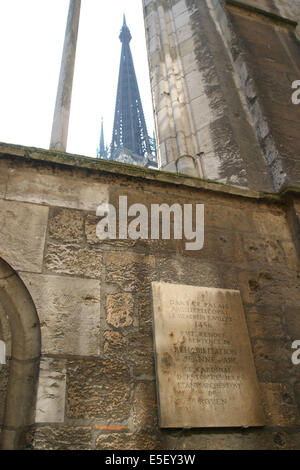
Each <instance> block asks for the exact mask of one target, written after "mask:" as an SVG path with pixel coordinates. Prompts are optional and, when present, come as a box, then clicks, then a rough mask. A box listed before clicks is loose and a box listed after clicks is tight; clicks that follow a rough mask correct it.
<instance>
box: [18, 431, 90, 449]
mask: <svg viewBox="0 0 300 470" xmlns="http://www.w3.org/2000/svg"><path fill="white" fill-rule="evenodd" d="M91 441H92V433H91V428H89V427H84V426H76V425H75V426H59V427H56V426H43V427H40V426H34V427H32V428H31V429H30V430H28V431H27V432H26V434H25V435H24V437H23V442H24V448H25V449H27V450H33V449H34V450H89V449H91Z"/></svg>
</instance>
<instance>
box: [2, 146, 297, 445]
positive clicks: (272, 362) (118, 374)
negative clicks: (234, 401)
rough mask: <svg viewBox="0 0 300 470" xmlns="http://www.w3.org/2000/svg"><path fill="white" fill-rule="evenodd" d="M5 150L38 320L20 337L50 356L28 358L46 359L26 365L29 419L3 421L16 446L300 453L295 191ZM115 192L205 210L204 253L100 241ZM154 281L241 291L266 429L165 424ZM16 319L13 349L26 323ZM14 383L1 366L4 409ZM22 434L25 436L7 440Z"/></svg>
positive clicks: (10, 247)
mask: <svg viewBox="0 0 300 470" xmlns="http://www.w3.org/2000/svg"><path fill="white" fill-rule="evenodd" d="M0 156H1V159H0V166H1V186H0V194H1V200H0V210H1V230H0V257H1V259H2V260H4V261H5V262H6V263H8V265H9V266H10V267H9V268H8V267H7V269H9V270H13V271H9V273H11V272H12V273H16V274H14V276H18V279H19V281H18V282H19V283H21V286H23V287H22V289H23V291H26V289H27V290H28V295H29V296H30V298H31V299H32V308H33V310H32V311H31V313H28V315H29V317H28V318H29V319H30V318H33V317H30V315H35V313H34V312H35V310H36V315H37V317H38V320H34V321H33V320H28V318H27V314H26V318H27V320H26V321H27V327H22V328H21V330H20V331H19V335H20V337H19V339H18V342H19V341H20V338H22V337H23V335H24V334H27V333H26V329H29V332H30V331H31V330H32V327H33V330H36V331H37V336H36V339H35V340H34V342H33V341H31V343H30V344H33V345H34V347H35V348H36V350H35V351H40V353H38V357H37V356H36V354H37V352H34V353H32V354H31V357H32V358H33V359H34V360H35V361H36V362H37V361H38V360H39V362H40V368H39V378H38V379H37V378H35V377H36V376H35V375H34V371H33V372H30V371H28V370H27V369H26V370H25V369H24V367H25V366H26V364H31V363H32V362H30V361H29V362H28V361H25V362H24V365H23V366H22V363H20V365H21V366H22V367H21V369H20V371H19V374H20V380H26V377H31V378H33V382H32V381H31V382H30V383H29V389H28V394H30V393H29V392H30V391H31V396H27V398H26V400H27V403H31V405H30V406H31V408H30V409H29V410H28V409H27V411H28V413H29V415H30V416H26V419H24V422H23V423H18V424H17V425H16V424H15V425H11V424H9V425H7V424H6V421H5V415H4V419H3V415H1V416H2V418H1V419H2V421H1V422H2V425H3V426H4V427H2V438H4V442H5V443H6V446H7V447H9V446H11V447H13V446H21V447H22V446H23V447H26V448H31V449H95V448H97V449H114V448H118V449H167V448H175V447H176V448H186V449H192V448H197V449H254V448H256V449H266V448H268V449H271V448H272V449H273V448H274V449H284V448H290V449H293V448H299V446H300V426H299V424H300V422H299V420H300V415H299V412H300V407H299V406H300V395H299V393H300V369H299V366H295V365H293V364H292V362H291V353H292V350H291V342H292V340H294V339H297V338H300V323H299V306H300V294H299V293H300V289H299V284H300V271H299V257H298V255H299V252H298V253H297V248H296V246H295V243H294V239H296V238H297V237H299V227H298V226H297V224H299V207H298V206H299V204H300V199H299V195H298V193H297V192H295V191H292V190H288V189H286V190H285V191H284V192H282V193H281V194H274V193H259V192H254V191H250V190H245V189H240V188H235V187H233V186H226V185H222V184H216V183H212V182H205V181H202V180H199V179H197V178H191V177H187V176H184V175H181V176H179V175H175V174H172V173H164V172H161V173H160V172H156V171H153V170H145V169H140V168H137V167H133V166H130V165H124V164H116V163H111V162H104V161H96V160H92V159H86V158H83V157H77V156H72V155H67V154H59V153H58V154H56V153H55V152H48V151H40V150H37V149H29V148H23V147H18V146H9V145H1V147H0ZM119 195H127V196H128V203H129V204H131V203H133V202H140V203H141V202H142V203H144V204H145V205H146V206H147V207H149V205H150V204H151V203H155V202H157V203H163V202H165V203H168V204H173V203H176V202H177V203H193V204H195V203H204V204H205V219H206V223H205V245H204V248H203V250H201V251H199V252H186V251H185V250H184V244H183V242H181V241H172V240H170V241H161V240H158V241H150V240H149V241H148V240H139V241H130V240H129V241H126V240H122V241H117V242H113V241H111V242H101V241H100V240H99V239H97V237H96V223H97V221H98V218H97V217H96V216H95V212H96V207H97V206H98V204H100V203H101V202H104V201H106V202H110V203H113V204H115V205H116V206H117V201H118V197H119ZM5 266H7V265H5ZM3 269H4V268H3ZM3 277H5V276H4V274H3V276H2V275H1V279H2V278H3ZM6 277H7V276H6ZM16 279H17V278H16ZM21 280H22V282H21ZM157 280H160V281H165V282H172V283H186V284H193V285H202V286H208V287H220V288H233V289H239V290H240V291H241V294H242V299H243V304H244V309H245V313H246V318H247V324H248V328H249V334H250V337H251V342H252V347H253V351H254V358H255V365H256V368H257V373H258V378H259V382H260V387H261V397H262V400H263V405H264V410H265V413H266V419H267V425H266V427H265V428H262V429H247V430H245V429H244V430H242V429H227V430H223V429H220V430H205V429H203V430H200V429H199V430H190V431H188V430H186V431H176V430H172V431H167V430H164V431H160V430H159V428H158V424H157V407H156V385H155V371H154V356H153V350H152V319H151V318H152V316H151V298H150V288H151V281H157ZM8 294H9V295H10V299H14V296H13V292H11V291H10V292H9V293H8ZM8 294H7V292H6V288H5V286H3V281H2V280H1V286H0V302H1V306H3V307H4V311H3V309H1V310H0V318H1V332H5V333H1V334H2V335H3V337H4V338H7V339H8V342H9V337H10V333H9V328H8V323H7V315H8V317H11V312H10V309H9V308H8V304H7V302H6V303H5V302H4V301H3V299H4V297H3V295H4V296H5V298H7V295H8ZM18 295H19V294H18V293H17V292H16V297H18ZM22 296H23V294H22ZM22 296H20V297H19V298H20V299H22ZM20 314H21V315H23V311H22V310H20ZM9 320H10V324H11V331H12V351H14V347H16V346H15V341H17V340H16V337H14V335H15V334H16V324H15V321H16V319H13V318H9ZM24 321H25V318H24V319H23V322H24ZM39 330H40V333H41V343H40V344H39V341H38V337H39V335H38V331H39ZM20 344H23V345H24V344H25V343H24V341H23V342H21V343H20ZM8 351H10V347H9V348H8ZM8 354H9V356H10V355H11V354H12V356H14V352H12V353H10V352H9V353H8ZM15 354H16V353H15ZM10 362H11V361H10V360H9V358H8V364H10ZM30 367H31V366H30ZM6 376H7V372H6V371H5V367H4V368H3V367H2V366H1V375H0V377H1V382H0V383H1V385H0V387H1V390H2V394H1V396H2V402H1V403H2V409H3V390H5V389H6V380H7V379H6ZM20 383H21V382H19V383H15V384H13V383H12V385H11V390H16V391H17V390H18V386H19V384H20ZM14 387H15V389H14ZM14 393H15V392H14ZM7 400H8V398H7ZM20 400H21V399H20V397H16V400H15V401H14V405H13V408H12V407H11V405H10V404H9V401H8V402H7V404H6V411H7V410H8V411H7V413H8V415H7V416H8V417H9V416H10V419H14V416H18V412H19V411H18V410H19V409H22V406H23V404H22V400H21V401H20ZM30 400H31V401H30ZM6 419H8V418H6ZM14 427H16V429H17V431H18V432H17V435H18V439H17V441H16V440H14V439H15V437H14V439H13V438H12V437H10V431H14Z"/></svg>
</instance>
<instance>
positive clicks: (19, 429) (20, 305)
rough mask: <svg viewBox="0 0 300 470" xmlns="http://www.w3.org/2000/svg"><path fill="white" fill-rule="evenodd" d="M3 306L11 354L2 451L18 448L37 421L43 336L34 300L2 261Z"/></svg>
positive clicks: (0, 299)
mask: <svg viewBox="0 0 300 470" xmlns="http://www.w3.org/2000/svg"><path fill="white" fill-rule="evenodd" d="M0 304H1V307H2V308H3V310H4V311H5V313H6V315H7V317H8V320H9V325H10V330H11V337H12V352H11V360H10V369H9V380H8V386H7V392H6V403H5V412H4V420H3V429H2V433H1V442H0V449H9V450H11V449H18V448H20V446H21V438H22V435H23V431H24V429H26V428H27V427H28V426H29V425H30V424H32V423H33V421H34V411H35V399H36V385H37V378H38V372H39V362H40V350H41V336H40V325H39V319H38V315H37V312H36V309H35V306H34V303H33V301H32V298H31V296H30V294H29V292H28V290H27V289H26V287H25V285H24V283H23V282H22V280H21V279H20V277H19V276H18V274H17V273H16V272H15V271H14V270H13V269H12V268H11V267H10V266H9V265H8V264H7V263H6V262H5V261H4V260H3V259H1V258H0Z"/></svg>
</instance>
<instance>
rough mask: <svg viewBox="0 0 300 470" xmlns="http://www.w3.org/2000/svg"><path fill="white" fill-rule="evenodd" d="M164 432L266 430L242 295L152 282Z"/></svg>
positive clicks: (236, 292)
mask: <svg viewBox="0 0 300 470" xmlns="http://www.w3.org/2000/svg"><path fill="white" fill-rule="evenodd" d="M152 294H153V317H154V341H155V361H156V374H157V391H158V403H159V414H160V427H162V428H198V427H231V426H232V427H233V426H263V425H264V412H263V409H262V406H261V403H260V393H259V386H258V381H257V377H256V372H255V366H254V362H253V357H252V351H251V345H250V341H249V336H248V330H247V325H246V321H245V317H244V311H243V305H242V301H241V296H240V293H239V291H235V290H225V289H215V288H208V287H194V286H184V285H177V284H176V285H175V284H165V283H158V282H153V283H152Z"/></svg>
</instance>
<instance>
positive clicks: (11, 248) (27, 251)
mask: <svg viewBox="0 0 300 470" xmlns="http://www.w3.org/2000/svg"><path fill="white" fill-rule="evenodd" d="M0 220H1V230H0V256H1V257H2V258H3V259H4V260H5V261H6V262H7V263H9V264H10V265H11V266H12V267H13V268H14V269H15V270H20V271H30V272H35V273H39V272H41V271H42V264H43V254H44V246H45V237H46V230H47V221H48V208H47V207H44V206H38V205H35V204H23V203H21V202H15V201H5V200H0Z"/></svg>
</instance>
